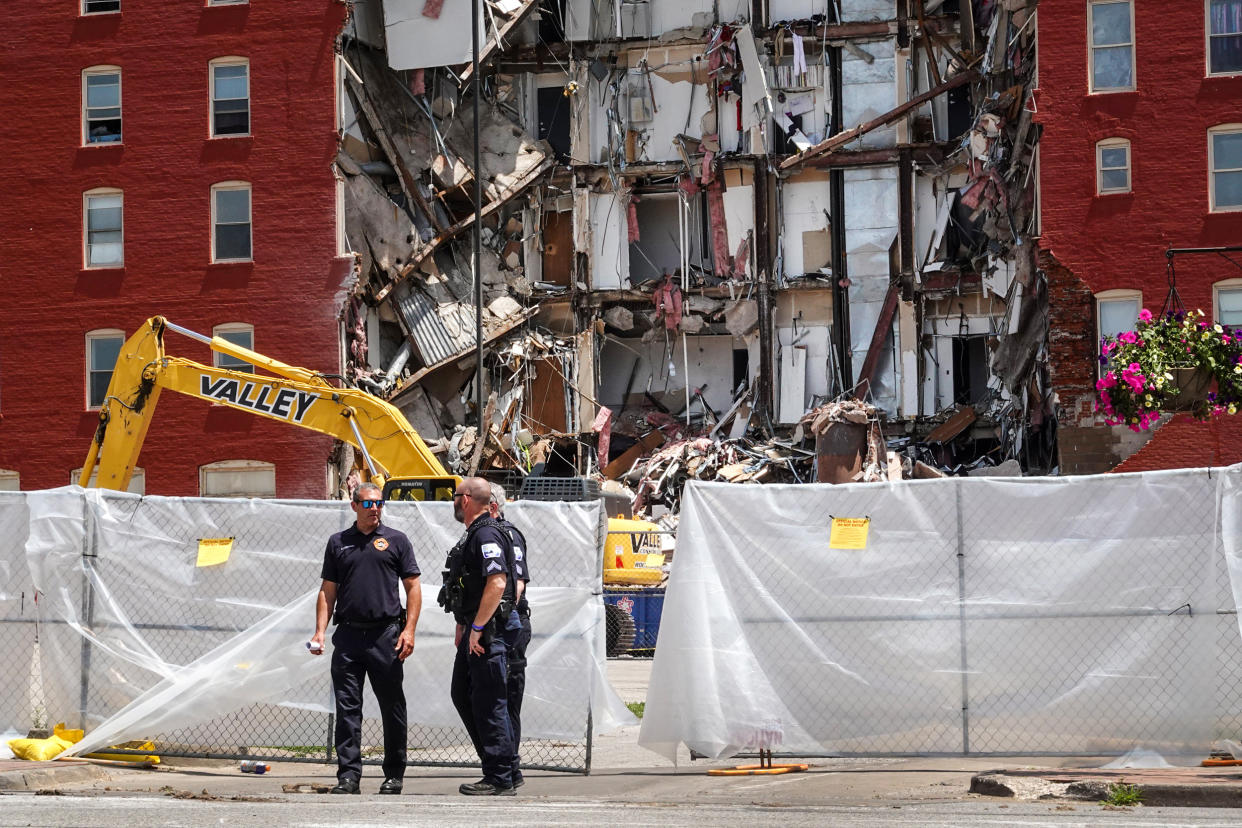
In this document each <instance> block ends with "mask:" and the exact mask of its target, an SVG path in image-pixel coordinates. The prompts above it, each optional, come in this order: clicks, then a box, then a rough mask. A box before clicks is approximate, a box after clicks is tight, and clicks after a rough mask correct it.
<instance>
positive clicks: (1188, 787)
mask: <svg viewBox="0 0 1242 828" xmlns="http://www.w3.org/2000/svg"><path fill="white" fill-rule="evenodd" d="M1090 761H1095V762H1096V764H1100V763H1103V762H1104V761H1105V760H1104V759H1099V760H1083V759H1074V760H1066V761H1064V762H1063V763H1061V762H1058V761H1057V760H1052V761H1050V760H1048V759H1047V758H1029V759H1024V758H1022V757H1013V758H1012V759H1007V760H1005V761H1004V764H1005V766H1006V767H1005V768H1003V769H999V770H998V769H997V759H996V758H995V757H991V758H973V757H963V758H895V759H817V760H812V761H811V762H810V764H811V768H810V770H808V771H806V772H803V773H791V774H784V775H779V776H737V777H719V776H708V775H707V770H708V767H711V766H718V765H729V764H733V763H731V762H723V763H715V762H713V763H705V762H695V763H693V764H692V765H681V766H677V767H674V766H672V765H668V766H664V767H650V766H648V767H643V768H602V769H597V770H595V771H594V772H593V773H592V774H591V775H590V776H580V775H574V774H563V773H550V772H541V771H531V772H529V773H528V774H527V777H526V778H527V784H526V785H525V786H524V787H523V788H522V790H521V791H519V794H518V795H519V796H520V797H522V798H524V799H531V800H544V801H561V802H565V801H590V802H604V803H607V802H616V803H640V804H661V803H667V804H676V805H685V804H704V805H709V804H736V803H750V804H756V805H773V806H777V805H786V806H796V805H828V804H837V805H858V806H874V805H880V804H912V803H927V802H944V801H953V800H962V799H969V798H973V797H975V796H978V795H984V796H1004V797H1011V798H1013V799H1017V800H1046V801H1047V800H1052V801H1065V802H1089V803H1094V802H1100V801H1101V800H1103V799H1105V798H1106V797H1107V794H1108V791H1107V788H1108V785H1109V783H1112V782H1120V781H1124V782H1125V783H1127V784H1130V785H1135V786H1137V787H1138V788H1139V789H1140V790H1141V791H1142V793H1143V803H1144V804H1146V805H1163V806H1196V807H1217V808H1242V772H1235V771H1234V770H1232V769H1219V768H1174V769H1159V770H1147V769H1133V770H1125V771H1116V770H1101V769H1099V768H1082V767H1073V765H1075V764H1084V763H1087V762H1090ZM1054 763H1055V764H1054ZM378 774H379V769H378V768H372V767H370V766H368V767H367V768H366V775H365V776H364V778H363V785H362V788H363V794H364V796H367V797H376V796H377V794H376V790H377V789H378V787H379V783H380V781H381V778H380V776H379V775H378ZM477 776H478V774H477V772H476V771H466V770H463V769H444V768H418V767H413V768H410V769H409V771H408V774H407V776H406V784H405V791H404V794H403V795H405V796H456V795H457V786H458V785H459V784H461V783H462V782H464V781H473V780H474V779H476V778H477ZM334 782H335V768H334V767H333V766H329V765H320V764H305V763H295V762H285V763H275V764H273V766H272V771H271V772H270V773H267V774H263V775H259V776H256V775H253V774H243V773H241V772H240V770H239V769H238V763H236V762H225V761H217V760H196V759H175V758H173V759H166V760H165V762H164V763H163V764H162V765H160V766H159V767H158V768H155V769H150V770H139V769H130V768H124V767H119V766H115V765H108V766H101V765H88V764H83V763H64V762H21V763H15V762H0V791H18V790H20V791H33V792H38V791H52V790H55V791H58V792H61V793H68V792H74V793H80V794H88V795H89V794H91V793H93V792H97V793H101V794H102V793H103V792H105V791H107V792H111V793H131V794H147V795H149V794H153V793H154V794H163V795H167V796H173V797H177V798H184V799H204V800H239V801H254V800H258V799H262V800H272V799H275V800H286V801H287V800H289V799H290V798H292V797H299V798H300V797H301V796H304V795H310V796H316V795H320V794H325V793H326V791H327V789H328V788H329V787H331V785H332V784H333V783H334Z"/></svg>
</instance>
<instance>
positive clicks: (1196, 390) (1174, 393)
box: [1165, 366, 1215, 412]
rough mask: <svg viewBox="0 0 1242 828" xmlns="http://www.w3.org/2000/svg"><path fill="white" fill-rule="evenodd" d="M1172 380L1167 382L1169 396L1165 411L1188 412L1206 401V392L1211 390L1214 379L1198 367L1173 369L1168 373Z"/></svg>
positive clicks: (1209, 373)
mask: <svg viewBox="0 0 1242 828" xmlns="http://www.w3.org/2000/svg"><path fill="white" fill-rule="evenodd" d="M1169 373H1170V374H1172V375H1173V379H1172V380H1171V381H1169V382H1168V384H1167V386H1166V387H1167V388H1168V389H1169V392H1170V393H1169V395H1168V397H1167V399H1166V403H1165V410H1166V411H1183V412H1184V411H1190V412H1193V411H1194V410H1195V407H1196V406H1199V405H1202V404H1204V403H1206V402H1207V400H1208V392H1209V391H1210V390H1211V388H1212V381H1213V380H1214V379H1215V377H1213V376H1212V372H1211V371H1209V370H1207V369H1206V368H1200V367H1198V366H1193V367H1183V368H1173V369H1170V371H1169Z"/></svg>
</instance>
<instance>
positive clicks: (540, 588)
mask: <svg viewBox="0 0 1242 828" xmlns="http://www.w3.org/2000/svg"><path fill="white" fill-rule="evenodd" d="M35 496H36V497H38V496H43V497H42V500H40V501H39V503H40V504H42V505H41V506H40V507H39V511H40V514H39V515H36V516H35V518H34V520H35V521H36V522H39V521H42V522H41V523H39V540H38V543H34V544H33V545H34V546H36V547H38V548H37V549H36V551H35V554H32V556H31V557H32V560H36V559H37V560H39V561H40V563H39V565H40V566H41V567H42V568H43V573H42V577H41V578H40V579H39V580H40V583H41V584H44V585H45V586H44V589H45V590H47V591H48V593H49V594H48V595H46V596H45V601H44V603H45V604H49V605H51V606H50V607H48V608H45V609H44V614H45V615H47V614H49V610H54V611H55V614H57V615H58V616H59V617H58V618H57V621H56V623H53V624H51V625H50V627H51V628H53V629H55V630H57V633H56V634H55V635H52V636H49V635H47V632H48V629H49V624H47V623H46V622H45V623H44V625H43V626H42V628H41V633H43V635H42V640H41V644H42V646H41V652H40V653H39V654H37V655H32V652H31V641H30V640H29V639H28V638H26V633H27V630H26V629H25V627H22V626H21V625H22V624H25V625H26V626H31V622H30V620H29V612H28V611H26V612H25V614H23V611H22V608H21V596H20V594H17V593H15V592H14V589H13V588H12V587H7V586H6V587H5V591H4V593H3V599H4V600H3V604H2V605H0V611H2V612H3V616H2V617H0V620H2V621H3V622H4V623H5V626H6V627H11V626H13V625H18V627H17V630H18V635H15V636H7V637H6V641H5V643H4V644H3V645H0V646H5V647H10V646H11V647H14V648H15V651H14V653H12V655H11V658H10V659H9V660H7V663H10V664H15V665H26V664H31V663H35V664H38V665H41V668H42V672H43V681H42V684H41V686H36V685H35V684H34V682H33V681H32V680H31V679H30V677H29V676H28V675H27V672H28V671H25V670H20V671H11V672H10V673H9V674H8V675H7V676H6V677H5V678H3V679H0V689H2V690H3V695H4V701H3V702H0V704H10V705H13V704H25V705H26V706H27V707H30V706H31V705H32V704H33V705H35V706H36V707H37V706H38V705H41V706H42V707H43V708H44V709H45V710H46V712H47V715H49V716H51V717H52V719H53V721H55V720H57V719H58V718H59V719H63V720H66V721H71V722H73V720H74V719H75V716H74V715H72V714H71V712H70V711H76V719H77V721H76V722H73V723H74V724H77V725H79V726H83V727H86V728H88V729H91V728H93V727H95V726H98V725H99V724H100V723H101V722H102V721H104V720H106V719H108V717H110V716H112V715H113V714H115V713H116V712H117V711H118V710H121V709H122V708H124V707H126V705H129V704H130V703H131V702H133V701H134V700H135V699H136V698H139V697H141V696H142V695H143V693H145V692H147V691H148V690H149V689H150V688H152V687H154V686H155V685H157V684H159V682H161V681H164V682H165V683H166V682H168V681H170V680H172V678H173V677H175V676H177V675H178V674H179V670H181V668H182V667H183V666H184V665H187V664H190V663H191V662H194V661H195V659H197V658H199V657H200V656H202V655H203V654H204V653H208V652H211V651H214V650H216V649H217V648H222V647H224V648H227V647H228V646H230V643H231V642H233V641H235V640H237V637H238V636H239V634H240V633H242V632H243V631H244V630H247V629H248V628H251V627H253V626H254V625H256V624H258V623H259V622H261V621H262V620H263V619H265V618H267V617H269V616H270V615H271V614H272V613H273V612H274V611H275V610H277V609H279V608H281V607H284V606H286V605H288V604H289V603H290V602H295V601H297V600H298V599H299V596H304V595H305V594H306V593H307V590H308V589H311V590H313V588H314V587H316V586H317V584H318V580H319V565H320V563H321V561H322V554H323V548H324V545H325V542H326V540H327V538H328V536H329V535H330V534H332V533H333V532H336V531H339V530H340V529H342V528H345V527H346V526H347V525H348V524H349V522H350V521H351V520H352V517H353V516H352V513H351V512H350V511H349V509H348V506H347V504H344V503H333V502H309V501H307V502H281V501H267V502H262V501H237V500H208V499H173V498H145V499H143V498H132V497H125V496H120V495H100V494H99V493H90V494H89V495H88V496H86V497H85V498H84V497H83V495H82V493H80V492H76V493H75V492H74V491H73V490H58V492H56V493H38V494H37V495H35ZM8 506H9V499H4V500H0V531H4V532H5V535H4V536H5V537H6V538H13V539H14V541H15V542H11V543H10V545H9V546H6V548H5V549H4V550H3V554H4V559H3V562H0V568H2V567H4V566H6V565H7V566H8V567H10V568H12V567H15V566H21V567H23V568H24V562H25V560H26V557H25V554H24V551H23V546H24V545H25V537H26V528H25V523H26V521H27V515H26V513H25V504H24V503H22V507H21V509H18V508H16V507H14V508H8ZM509 511H510V515H509V517H510V519H511V520H513V521H514V522H515V523H516V524H517V525H519V526H520V527H521V528H522V529H523V530H524V532H525V534H526V536H527V540H528V543H529V547H530V550H531V553H532V571H533V574H534V580H533V581H532V585H531V588H530V591H529V593H528V594H529V595H530V598H531V603H532V607H533V616H534V617H533V622H534V630H535V631H534V637H533V640H532V643H531V646H530V662H531V665H530V667H529V668H528V685H527V686H528V695H527V705H526V709H525V710H524V717H523V718H524V732H526V733H528V734H535V735H536V736H537V737H539V738H529V739H524V740H523V742H522V745H521V754H522V761H523V765H524V766H525V767H530V768H542V769H552V770H567V771H579V772H581V771H588V770H589V756H590V732H589V729H590V724H589V723H590V702H589V699H590V678H589V674H590V672H591V671H590V667H591V665H590V664H589V663H588V662H589V661H590V659H591V658H592V657H593V655H594V651H595V646H596V644H595V642H594V638H595V637H596V636H597V634H598V632H599V630H598V629H597V628H596V625H597V624H598V620H597V616H598V614H599V613H598V602H599V598H598V597H597V596H598V593H599V571H600V560H599V556H600V552H599V550H600V548H601V543H600V541H601V537H600V530H599V520H598V516H597V511H598V507H597V506H595V505H594V504H581V505H578V504H573V505H569V504H536V505H534V506H528V507H523V506H518V507H516V508H514V507H510V510H509ZM75 512H76V513H75ZM384 520H385V522H386V523H387V524H389V525H392V526H394V527H395V528H398V529H401V530H403V531H405V532H406V534H407V535H408V536H409V538H410V540H411V542H412V543H413V545H414V548H415V554H416V557H417V558H418V561H419V564H420V566H421V568H422V570H423V573H422V579H421V580H422V583H423V585H424V589H423V595H424V601H423V615H422V617H421V619H420V623H419V627H418V637H417V643H416V650H415V654H414V656H413V657H412V658H411V659H410V660H409V661H407V662H406V687H407V697H408V704H409V719H410V721H411V723H412V724H411V726H410V728H409V736H408V746H409V758H408V761H409V763H410V764H412V765H438V766H470V765H477V763H478V760H477V756H476V755H475V753H474V750H473V747H472V746H471V744H470V740H469V738H468V737H467V735H466V732H465V730H464V729H463V728H462V727H461V726H460V723H459V722H458V720H457V716H456V712H455V710H454V709H453V708H452V705H451V703H450V701H449V687H448V685H449V676H450V671H451V662H452V657H453V653H454V648H453V646H452V635H453V625H452V622H451V619H449V618H448V617H447V616H444V615H443V614H442V613H441V611H440V608H439V607H438V606H436V603H435V599H434V596H435V593H436V591H437V589H438V587H439V584H440V571H441V564H442V563H443V561H444V556H445V552H446V551H447V550H448V549H449V548H450V547H451V546H452V544H453V542H454V541H455V540H456V538H457V536H458V535H459V534H460V532H461V527H460V525H459V524H455V523H454V522H453V521H452V518H451V510H450V508H449V505H448V504H404V503H394V504H389V507H388V508H387V509H386V514H385V516H384ZM9 523H11V524H12V526H11V527H10V526H9ZM10 529H11V530H12V531H9V530H10ZM32 534H33V530H32ZM220 538H229V539H231V540H232V541H233V547H232V551H231V554H230V557H229V559H228V562H227V565H217V566H200V565H198V564H199V563H200V562H199V561H198V559H197V556H198V554H199V546H200V540H203V539H220ZM0 574H4V573H2V572H0ZM5 583H6V584H9V583H21V581H20V579H18V580H10V579H8V578H6V579H5ZM49 585H50V586H49ZM15 595H16V597H15ZM592 603H594V604H595V605H596V606H595V609H594V610H592V607H591V606H590V605H591V604H592ZM15 607H16V609H15ZM299 617H300V616H299ZM545 624H546V626H545ZM300 626H301V628H300V629H286V630H281V631H279V632H280V634H282V635H286V636H293V638H292V639H291V640H293V641H294V642H295V643H296V642H297V641H299V640H302V639H305V638H309V636H310V634H311V632H313V628H314V618H313V603H312V604H308V606H307V613H306V617H305V619H304V623H302V624H301V625H300ZM554 630H555V631H556V632H557V633H558V635H557V636H553V635H551V633H552V632H553V631H554ZM79 631H84V632H86V633H87V634H86V635H85V636H83V635H79ZM567 631H568V635H566V632H567ZM31 632H32V630H31ZM298 636H300V637H301V638H300V639H299V638H297V637H298ZM23 638H26V640H21V639H23ZM541 648H542V649H544V650H545V652H544V653H543V655H544V656H546V658H545V659H544V663H542V664H541V662H540V655H541V652H540V651H541ZM601 649H602V647H601ZM238 652H239V655H238V656H237V661H238V662H239V663H238V664H237V668H238V669H246V668H248V667H249V666H250V665H249V664H248V663H247V660H248V659H249V655H247V652H246V651H243V650H239V651H238ZM310 658H311V657H310V656H305V659H310ZM321 664H322V666H323V669H322V670H321V671H319V672H318V674H317V675H316V676H315V677H314V679H313V680H311V681H309V682H303V683H301V684H299V685H298V686H297V687H296V688H295V689H294V690H293V691H291V692H290V694H289V696H288V697H287V698H282V699H280V700H279V701H282V702H284V703H273V702H272V701H269V700H267V699H264V700H262V701H256V703H254V704H250V705H247V706H240V707H239V706H237V705H226V707H229V708H230V709H229V710H228V712H225V713H223V714H222V715H217V716H213V717H211V718H209V719H207V720H205V721H194V722H193V723H192V724H189V725H188V726H185V727H180V728H171V729H166V730H165V731H164V732H162V733H159V734H158V735H154V736H153V737H152V741H153V742H154V744H155V751H156V752H159V753H162V754H164V755H168V756H210V757H223V758H239V757H244V758H259V759H273V760H282V761H308V762H325V761H333V760H334V758H335V756H334V750H333V748H332V742H333V738H332V732H333V724H334V723H333V715H332V708H333V705H332V701H331V700H332V694H331V687H330V678H329V676H328V669H327V660H326V659H325V660H323V661H322V662H321ZM558 671H560V673H558ZM49 673H50V674H51V675H49ZM541 683H545V684H546V683H552V684H555V685H557V686H558V687H559V688H560V689H561V690H562V693H561V698H560V699H558V700H557V702H556V703H555V704H550V703H546V700H545V699H544V698H542V697H543V696H553V695H555V694H552V693H542V692H541V691H540V690H539V687H540V684H541ZM411 687H414V688H415V690H413V691H412V690H411ZM222 692H224V693H228V692H229V691H228V690H227V687H225V689H224V690H223V691H222ZM364 696H365V697H366V699H367V705H368V707H367V708H364V712H365V715H366V718H365V720H364V724H363V734H362V743H363V757H364V761H365V762H368V763H373V764H378V763H379V762H380V761H381V759H382V754H383V738H382V728H381V726H380V723H379V721H378V718H377V717H376V716H377V711H376V710H374V709H370V707H369V705H372V704H374V702H373V699H371V697H370V693H369V692H368V693H365V694H364ZM536 696H539V698H536ZM27 697H31V698H35V699H36V700H35V701H33V702H21V701H10V700H14V699H23V698H27ZM40 699H41V700H40ZM234 708H235V709H234ZM33 709H36V708H32V710H33ZM3 712H4V713H5V714H6V715H5V718H4V719H3V720H0V721H9V722H13V723H15V726H18V727H20V726H22V725H21V724H20V723H21V722H22V721H23V719H22V715H21V710H20V709H14V710H4V711H3ZM30 715H31V716H33V713H31V714H30ZM28 718H30V716H28ZM190 718H194V717H190ZM199 718H201V717H199ZM415 723H416V724H415ZM142 752H151V751H150V750H149V749H144V750H143V751H142Z"/></svg>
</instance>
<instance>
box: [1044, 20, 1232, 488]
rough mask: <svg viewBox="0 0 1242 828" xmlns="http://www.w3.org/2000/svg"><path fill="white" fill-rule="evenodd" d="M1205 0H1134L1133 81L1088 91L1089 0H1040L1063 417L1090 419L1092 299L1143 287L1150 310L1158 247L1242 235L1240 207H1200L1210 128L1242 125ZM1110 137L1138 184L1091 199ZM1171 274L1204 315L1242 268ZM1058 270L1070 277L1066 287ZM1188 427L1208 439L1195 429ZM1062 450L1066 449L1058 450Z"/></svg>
mask: <svg viewBox="0 0 1242 828" xmlns="http://www.w3.org/2000/svg"><path fill="white" fill-rule="evenodd" d="M1204 6H1205V4H1203V3H1201V2H1187V3H1143V2H1137V3H1135V43H1136V47H1135V48H1136V56H1137V57H1136V66H1137V70H1136V76H1135V77H1136V87H1137V88H1136V91H1134V92H1123V93H1109V94H1096V95H1090V94H1088V89H1087V80H1088V78H1087V72H1088V69H1087V11H1086V8H1087V3H1085V2H1083V0H1041V2H1040V4H1039V17H1038V19H1037V23H1038V25H1039V50H1040V51H1039V87H1038V93H1037V105H1038V110H1039V112H1038V115H1037V116H1036V119H1037V120H1038V121H1039V122H1040V123H1041V124H1042V125H1043V132H1042V135H1041V139H1040V200H1041V201H1040V203H1041V227H1042V238H1041V239H1040V247H1041V250H1042V251H1043V254H1044V256H1043V260H1044V261H1050V259H1051V260H1054V261H1055V264H1052V263H1051V262H1050V263H1049V264H1048V265H1046V266H1045V269H1046V270H1047V271H1048V272H1049V300H1050V304H1051V305H1052V306H1053V307H1052V309H1051V313H1052V320H1051V328H1052V330H1051V333H1050V340H1051V342H1050V344H1051V347H1052V359H1053V376H1054V384H1055V386H1056V389H1057V392H1058V394H1059V396H1060V397H1061V404H1062V406H1063V408H1068V409H1070V412H1069V413H1068V416H1066V414H1064V413H1063V418H1062V419H1063V422H1064V421H1065V420H1066V419H1068V420H1069V421H1070V422H1072V423H1073V424H1075V425H1083V426H1085V425H1088V423H1087V418H1086V417H1085V416H1084V411H1083V406H1084V401H1085V400H1086V399H1087V389H1086V385H1085V382H1084V381H1085V380H1086V379H1087V375H1088V372H1092V371H1094V358H1095V352H1094V349H1095V341H1094V337H1095V331H1094V328H1095V323H1094V308H1093V305H1092V303H1090V302H1089V301H1087V300H1088V299H1089V297H1090V295H1093V294H1095V293H1098V292H1100V291H1104V290H1110V289H1115V288H1126V289H1134V290H1141V291H1142V293H1143V304H1144V305H1145V306H1146V307H1148V308H1150V309H1151V310H1152V311H1153V312H1155V311H1158V310H1159V309H1160V308H1161V306H1162V304H1163V303H1164V300H1165V296H1166V294H1167V292H1168V284H1167V281H1166V278H1165V256H1164V251H1165V250H1166V249H1168V248H1169V247H1214V246H1224V245H1230V244H1239V243H1242V213H1240V212H1234V213H1210V212H1209V209H1208V167H1207V165H1208V158H1207V152H1208V150H1207V147H1208V140H1207V130H1208V128H1210V127H1212V126H1216V125H1218V124H1223V123H1237V122H1239V121H1242V77H1232V78H1207V77H1205V74H1206V69H1205V58H1204V50H1205V20H1204ZM1111 137H1121V138H1127V139H1129V140H1130V142H1131V184H1132V189H1133V192H1131V193H1127V194H1124V195H1109V196H1097V195H1095V190H1096V178H1095V176H1096V172H1095V144H1096V142H1098V141H1100V140H1102V139H1104V138H1111ZM1056 265H1059V266H1060V267H1061V269H1062V271H1063V272H1061V273H1060V276H1059V277H1054V275H1053V271H1054V270H1055V269H1056ZM1177 271H1178V272H1177V287H1178V293H1179V294H1180V296H1181V298H1182V301H1183V302H1184V304H1185V305H1186V307H1187V308H1189V309H1195V308H1201V309H1202V310H1204V311H1205V312H1207V313H1209V314H1210V313H1211V312H1212V284H1213V283H1214V282H1216V281H1219V280H1222V279H1228V278H1234V277H1238V276H1242V271H1239V270H1238V269H1237V268H1235V267H1233V266H1232V265H1230V264H1229V263H1228V262H1226V261H1224V260H1222V259H1220V258H1218V257H1214V256H1186V257H1178V259H1177ZM1057 278H1060V281H1061V282H1062V283H1063V284H1064V285H1065V286H1064V287H1063V288H1062V289H1060V290H1058V289H1057V288H1056V287H1055V286H1054V282H1055V281H1056V280H1057ZM1080 316H1081V317H1083V318H1081V319H1080V318H1078V317H1080ZM1088 331H1089V332H1090V333H1089V336H1090V339H1089V340H1087V339H1086V336H1088ZM1077 337H1083V340H1082V341H1076V338H1077ZM1088 348H1089V349H1090V353H1087V350H1088ZM1166 428H1167V426H1166ZM1182 436H1183V437H1185V438H1187V439H1203V440H1209V439H1210V438H1209V436H1208V434H1207V433H1206V432H1202V433H1201V432H1197V431H1196V432H1185V433H1183V434H1182ZM1155 442H1157V441H1155V440H1153V443H1155ZM1198 451H1199V449H1198V448H1197V447H1196V448H1192V449H1190V451H1189V453H1181V454H1178V453H1161V452H1160V451H1157V450H1156V449H1155V448H1153V449H1152V450H1151V452H1149V453H1148V454H1149V455H1150V456H1153V457H1159V458H1160V462H1167V463H1169V464H1171V465H1172V466H1191V465H1198V463H1197V462H1191V458H1192V456H1199V455H1198ZM1203 451H1208V448H1207V446H1206V445H1205V446H1204V447H1203ZM1062 458H1063V460H1065V459H1069V458H1067V457H1066V448H1065V447H1064V446H1063V447H1062ZM1063 465H1072V463H1068V464H1063Z"/></svg>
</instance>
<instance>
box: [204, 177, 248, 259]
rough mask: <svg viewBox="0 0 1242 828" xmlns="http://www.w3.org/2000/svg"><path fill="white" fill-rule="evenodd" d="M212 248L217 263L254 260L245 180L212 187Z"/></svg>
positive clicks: (213, 257)
mask: <svg viewBox="0 0 1242 828" xmlns="http://www.w3.org/2000/svg"><path fill="white" fill-rule="evenodd" d="M211 251H212V261H215V262H248V261H251V250H250V185H249V184H247V183H246V182H244V181H226V182H224V183H221V184H217V185H215V186H214V187H212V188H211Z"/></svg>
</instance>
